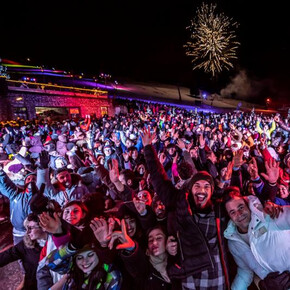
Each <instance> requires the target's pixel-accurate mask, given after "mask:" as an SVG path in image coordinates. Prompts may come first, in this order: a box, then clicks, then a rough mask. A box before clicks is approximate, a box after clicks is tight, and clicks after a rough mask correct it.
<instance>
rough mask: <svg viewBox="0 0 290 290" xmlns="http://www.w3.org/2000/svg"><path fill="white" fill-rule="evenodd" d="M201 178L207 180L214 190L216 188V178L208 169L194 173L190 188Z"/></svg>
mask: <svg viewBox="0 0 290 290" xmlns="http://www.w3.org/2000/svg"><path fill="white" fill-rule="evenodd" d="M199 180H205V181H207V182H208V183H209V184H210V185H211V187H212V190H213V189H214V180H213V178H212V176H211V175H210V174H209V173H208V172H207V171H199V172H197V173H196V174H194V175H193V177H192V178H191V181H190V182H189V185H190V190H191V188H192V186H193V185H194V184H195V183H196V182H197V181H199Z"/></svg>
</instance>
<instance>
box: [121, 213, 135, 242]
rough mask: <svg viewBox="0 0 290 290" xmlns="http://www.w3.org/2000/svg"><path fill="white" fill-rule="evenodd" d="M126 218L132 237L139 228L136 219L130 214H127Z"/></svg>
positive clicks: (129, 233) (128, 231) (129, 234)
mask: <svg viewBox="0 0 290 290" xmlns="http://www.w3.org/2000/svg"><path fill="white" fill-rule="evenodd" d="M124 220H125V225H126V230H127V234H128V236H129V237H130V238H132V237H133V236H134V235H135V233H136V230H137V224H136V220H135V219H134V218H133V217H130V216H125V218H124Z"/></svg>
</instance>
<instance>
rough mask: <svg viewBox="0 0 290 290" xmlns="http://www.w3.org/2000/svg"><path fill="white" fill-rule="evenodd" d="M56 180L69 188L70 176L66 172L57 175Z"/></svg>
mask: <svg viewBox="0 0 290 290" xmlns="http://www.w3.org/2000/svg"><path fill="white" fill-rule="evenodd" d="M56 179H57V180H58V182H59V183H61V184H62V185H63V186H64V187H66V188H69V187H70V186H71V175H70V173H69V172H68V171H66V170H65V171H62V172H60V173H58V174H57V176H56Z"/></svg>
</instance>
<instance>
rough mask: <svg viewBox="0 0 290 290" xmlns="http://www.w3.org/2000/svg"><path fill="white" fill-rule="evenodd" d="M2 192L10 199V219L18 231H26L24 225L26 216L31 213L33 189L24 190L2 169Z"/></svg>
mask: <svg viewBox="0 0 290 290" xmlns="http://www.w3.org/2000/svg"><path fill="white" fill-rule="evenodd" d="M0 192H1V194H3V195H5V196H6V197H8V198H9V201H10V221H11V223H12V225H13V227H14V229H16V230H17V231H21V232H25V231H26V229H25V227H24V225H23V222H24V220H25V218H26V217H27V216H28V214H29V213H31V209H30V206H29V202H30V199H31V197H32V192H31V190H27V191H23V190H22V189H20V188H18V187H17V186H16V185H15V183H14V182H13V181H12V180H11V179H10V178H9V177H8V176H7V174H6V173H5V172H4V171H3V170H0Z"/></svg>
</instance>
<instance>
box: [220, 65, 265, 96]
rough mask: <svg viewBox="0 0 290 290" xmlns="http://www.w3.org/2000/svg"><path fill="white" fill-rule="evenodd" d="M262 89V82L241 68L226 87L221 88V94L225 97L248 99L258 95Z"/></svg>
mask: <svg viewBox="0 0 290 290" xmlns="http://www.w3.org/2000/svg"><path fill="white" fill-rule="evenodd" d="M261 89H262V84H261V83H260V82H258V81H253V80H251V79H250V78H249V77H248V75H247V73H246V71H245V70H241V71H240V72H239V73H238V74H237V75H236V76H235V77H234V78H232V80H231V82H230V83H229V84H228V85H227V86H226V87H225V88H224V89H221V91H220V95H221V96H222V97H223V98H235V99H242V100H247V99H249V98H252V97H257V96H258V95H259V93H260V92H261Z"/></svg>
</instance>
